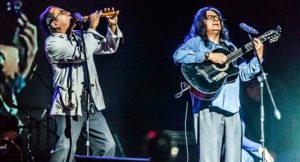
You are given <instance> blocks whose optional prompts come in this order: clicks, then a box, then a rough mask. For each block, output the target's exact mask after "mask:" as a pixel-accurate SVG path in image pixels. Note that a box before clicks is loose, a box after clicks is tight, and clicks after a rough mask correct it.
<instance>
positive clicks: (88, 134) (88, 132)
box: [78, 22, 91, 156]
mask: <svg viewBox="0 0 300 162" xmlns="http://www.w3.org/2000/svg"><path fill="white" fill-rule="evenodd" d="M78 24H79V28H80V36H81V40H82V46H83V47H82V49H83V54H84V65H85V66H84V67H83V68H85V71H84V72H86V75H84V76H86V77H85V78H86V79H85V80H84V83H83V85H84V86H83V88H84V89H85V92H86V93H87V94H86V95H87V97H86V101H85V102H86V105H85V106H86V113H87V119H86V155H87V156H89V155H90V148H89V147H90V105H89V101H90V98H91V84H90V73H89V68H88V64H87V54H86V45H85V40H84V36H83V23H82V22H78ZM85 86H86V87H85Z"/></svg>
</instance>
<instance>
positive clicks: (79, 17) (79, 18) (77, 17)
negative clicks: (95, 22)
mask: <svg viewBox="0 0 300 162" xmlns="http://www.w3.org/2000/svg"><path fill="white" fill-rule="evenodd" d="M73 18H74V20H75V21H76V22H81V23H86V22H87V21H88V19H85V18H84V17H83V16H82V15H81V14H80V13H78V12H76V13H74V15H73Z"/></svg>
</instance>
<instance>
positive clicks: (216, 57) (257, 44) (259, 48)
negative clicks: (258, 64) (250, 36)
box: [207, 38, 264, 65]
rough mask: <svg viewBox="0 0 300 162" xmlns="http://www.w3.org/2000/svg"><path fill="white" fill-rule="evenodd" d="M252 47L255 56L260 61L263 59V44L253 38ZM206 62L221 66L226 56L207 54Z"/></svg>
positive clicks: (216, 53) (215, 53)
mask: <svg viewBox="0 0 300 162" xmlns="http://www.w3.org/2000/svg"><path fill="white" fill-rule="evenodd" d="M254 47H255V49H256V51H257V55H258V57H259V59H260V60H261V59H262V57H263V53H264V45H263V43H262V42H261V41H260V40H259V39H257V38H254ZM207 60H209V61H211V62H213V63H216V64H220V65H223V64H225V63H226V61H227V56H226V55H225V54H223V53H220V52H212V53H209V54H208V56H207Z"/></svg>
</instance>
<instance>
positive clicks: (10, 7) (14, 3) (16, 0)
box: [6, 0, 22, 15]
mask: <svg viewBox="0 0 300 162" xmlns="http://www.w3.org/2000/svg"><path fill="white" fill-rule="evenodd" d="M21 8H22V1H21V0H8V1H7V2H6V10H7V11H11V12H15V13H16V14H17V15H19V14H20V12H21Z"/></svg>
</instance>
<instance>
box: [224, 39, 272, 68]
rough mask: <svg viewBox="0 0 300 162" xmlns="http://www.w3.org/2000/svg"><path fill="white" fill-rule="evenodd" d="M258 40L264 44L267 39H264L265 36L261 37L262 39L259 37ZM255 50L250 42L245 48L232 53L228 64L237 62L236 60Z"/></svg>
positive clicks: (228, 58) (228, 56) (228, 57)
mask: <svg viewBox="0 0 300 162" xmlns="http://www.w3.org/2000/svg"><path fill="white" fill-rule="evenodd" d="M258 39H259V40H260V41H261V42H262V43H264V42H265V41H266V40H267V39H266V38H265V37H264V35H261V36H260V37H258ZM252 49H253V44H252V42H249V43H247V44H245V45H244V46H243V47H241V48H239V49H237V50H236V51H234V52H232V53H230V54H229V55H227V62H226V63H231V62H233V61H235V60H236V59H238V58H239V57H241V56H242V55H244V54H245V53H247V52H249V51H251V50H252Z"/></svg>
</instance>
